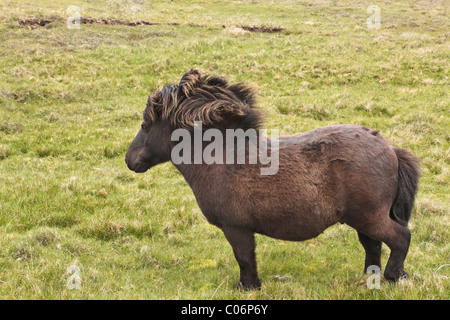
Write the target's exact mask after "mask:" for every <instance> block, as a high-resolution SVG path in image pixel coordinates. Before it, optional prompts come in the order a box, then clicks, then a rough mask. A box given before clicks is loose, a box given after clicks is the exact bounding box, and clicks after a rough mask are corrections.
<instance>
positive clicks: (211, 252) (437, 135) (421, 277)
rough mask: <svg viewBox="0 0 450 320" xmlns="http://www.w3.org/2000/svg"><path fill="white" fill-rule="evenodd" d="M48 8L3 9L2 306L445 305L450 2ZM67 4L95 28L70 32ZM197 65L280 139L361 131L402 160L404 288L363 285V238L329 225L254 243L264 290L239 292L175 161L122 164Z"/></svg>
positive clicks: (131, 2)
mask: <svg viewBox="0 0 450 320" xmlns="http://www.w3.org/2000/svg"><path fill="white" fill-rule="evenodd" d="M57 3H58V4H55V2H54V1H50V0H39V1H34V2H30V1H25V0H3V1H1V3H0V298H1V299H449V298H450V283H449V276H450V247H449V227H450V224H449V215H450V195H449V194H450V187H449V182H450V102H449V101H450V98H449V93H450V79H449V76H450V75H449V60H450V21H449V14H450V4H449V2H448V1H433V2H432V3H431V2H430V1H406V0H401V1H376V2H371V1H251V0H247V1H246V0H242V1H228V2H222V1H207V0H204V1H187V0H179V1H177V0H173V1H170V2H169V1H144V0H109V1H100V0H90V1H88V0H86V1H74V0H73V1H72V0H71V1H69V0H61V1H58V2H57ZM70 5H76V6H78V8H79V11H80V14H81V16H82V17H83V18H85V17H86V18H94V19H92V21H93V22H95V23H88V24H81V28H80V29H69V28H68V27H67V24H66V20H67V18H68V17H69V15H70V14H73V11H70V12H67V8H68V7H69V6H70ZM371 5H377V6H378V8H379V9H380V18H381V23H380V28H372V26H373V24H371V23H373V20H371V16H372V14H373V13H371V12H369V13H368V12H367V8H369V7H370V6H371ZM99 18H102V19H103V18H104V19H110V20H100V19H99ZM27 19H28V20H27ZM29 19H41V20H42V19H43V20H45V19H47V20H49V21H52V22H49V23H46V24H45V23H43V24H45V25H44V26H39V25H36V24H33V21H37V20H29ZM113 20H114V21H121V22H122V23H123V22H124V21H129V22H133V21H148V22H157V23H159V24H157V25H138V26H129V25H124V24H118V23H116V24H113V25H111V24H106V21H113ZM255 27H258V28H255ZM276 28H281V30H279V29H276ZM255 31H256V32H255ZM265 31H273V32H265ZM192 67H198V68H201V69H203V70H205V71H207V72H209V73H214V74H219V75H225V76H227V77H228V78H229V80H230V81H231V82H235V81H247V82H249V83H251V84H252V85H253V86H254V87H255V88H256V89H257V92H258V97H259V99H258V101H259V102H258V104H259V105H260V107H261V109H263V110H264V111H265V113H266V114H267V121H266V123H265V126H264V127H265V128H268V129H271V128H277V129H279V130H280V134H282V135H285V134H294V133H296V132H302V131H307V130H310V129H313V128H316V127H320V126H326V125H331V124H339V123H351V124H360V125H366V126H369V127H371V128H374V129H376V130H379V131H380V133H381V134H382V135H383V136H384V137H386V138H387V139H388V140H390V141H391V142H392V143H393V144H394V145H395V146H398V147H403V148H408V149H410V150H412V151H413V153H415V154H416V155H417V156H418V157H419V158H420V162H421V172H422V178H421V182H420V188H419V193H418V196H417V200H416V205H415V209H414V212H413V215H412V218H411V221H410V225H409V227H410V230H411V233H412V242H411V247H410V251H409V254H408V257H407V259H406V262H405V269H406V271H407V272H408V273H409V274H410V278H409V279H408V280H407V281H404V282H402V283H398V284H392V283H389V282H387V281H385V280H384V279H382V281H381V288H380V289H368V288H367V285H366V282H367V279H368V275H364V274H363V272H362V271H363V264H364V250H363V248H362V246H361V245H360V244H359V242H358V237H357V234H356V232H355V231H354V230H353V229H351V228H350V227H348V226H346V225H336V226H334V227H331V228H329V229H328V230H326V231H325V232H324V233H323V234H322V235H320V236H319V237H318V238H315V239H312V240H308V241H305V242H299V243H295V242H287V241H279V240H274V239H271V238H268V237H264V236H257V261H258V265H259V272H260V278H261V280H262V283H263V286H262V289H261V290H260V291H238V290H236V289H235V285H236V284H237V282H238V281H239V269H238V265H237V263H236V261H235V259H234V256H233V253H232V250H231V247H230V246H229V244H228V243H227V242H226V240H225V238H224V236H223V234H222V232H221V231H220V230H219V229H217V228H215V227H213V226H211V225H209V224H208V223H207V222H206V220H205V218H204V217H203V216H202V214H201V212H200V210H199V208H198V206H197V204H196V201H195V198H194V195H193V194H192V192H191V190H190V188H189V187H188V185H187V184H186V182H185V181H184V179H183V177H182V176H181V175H180V174H179V173H178V171H177V170H176V169H175V167H174V166H173V165H172V164H170V163H166V164H163V165H159V166H157V167H155V168H153V169H151V170H150V171H149V172H147V173H145V174H140V175H139V174H135V173H133V172H131V171H130V170H128V169H127V167H126V165H125V163H124V155H125V152H126V150H127V148H128V145H129V143H130V142H131V140H132V139H133V138H134V135H135V134H136V132H137V131H138V129H139V125H140V122H141V113H142V110H143V108H144V106H145V103H146V99H147V96H148V94H149V93H151V92H152V91H154V90H156V89H158V88H161V87H162V86H163V85H165V84H167V83H172V82H176V81H178V80H179V79H180V77H181V75H182V74H183V73H184V72H185V71H187V70H189V69H190V68H192ZM388 255H389V249H388V248H387V247H386V246H384V247H383V256H382V263H383V267H384V265H385V264H386V262H387V257H388ZM276 276H289V277H290V280H289V281H279V280H278V279H277V277H276ZM78 280H80V282H79V281H78Z"/></svg>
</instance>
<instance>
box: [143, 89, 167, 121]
mask: <svg viewBox="0 0 450 320" xmlns="http://www.w3.org/2000/svg"><path fill="white" fill-rule="evenodd" d="M162 98H163V97H162V94H161V91H159V90H158V91H155V92H153V93H152V94H151V95H149V96H148V100H147V107H146V108H145V111H144V120H146V122H149V123H151V122H154V121H156V119H157V118H159V117H161V111H162Z"/></svg>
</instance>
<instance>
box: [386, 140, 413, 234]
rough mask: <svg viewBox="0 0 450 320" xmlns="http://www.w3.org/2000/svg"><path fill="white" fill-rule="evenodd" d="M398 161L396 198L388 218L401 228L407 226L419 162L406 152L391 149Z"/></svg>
mask: <svg viewBox="0 0 450 320" xmlns="http://www.w3.org/2000/svg"><path fill="white" fill-rule="evenodd" d="M393 150H394V151H395V154H396V155H397V159H398V187H397V197H396V199H395V200H394V203H393V204H392V206H391V210H390V212H389V216H390V217H391V219H393V220H394V221H396V222H398V223H399V224H401V225H402V226H404V227H406V226H407V225H408V221H409V218H410V217H411V211H412V209H413V205H414V197H415V195H416V192H417V186H418V184H419V177H420V172H419V162H418V160H417V158H416V157H415V156H414V155H413V154H412V153H411V152H409V151H408V150H405V149H399V148H393Z"/></svg>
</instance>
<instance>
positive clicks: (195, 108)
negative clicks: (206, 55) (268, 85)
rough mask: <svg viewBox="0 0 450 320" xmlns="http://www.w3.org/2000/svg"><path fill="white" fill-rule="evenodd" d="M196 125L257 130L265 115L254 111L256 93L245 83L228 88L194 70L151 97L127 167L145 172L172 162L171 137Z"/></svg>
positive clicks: (227, 85)
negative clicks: (176, 130) (177, 82)
mask: <svg viewBox="0 0 450 320" xmlns="http://www.w3.org/2000/svg"><path fill="white" fill-rule="evenodd" d="M195 121H201V122H202V127H203V129H207V128H218V129H237V128H242V129H244V130H245V129H250V128H253V129H257V128H259V126H260V124H261V122H262V113H261V112H260V110H258V109H257V108H256V107H255V94H254V91H253V90H252V89H251V88H250V87H248V86H247V85H245V84H244V83H237V84H233V85H229V84H228V82H227V81H226V80H225V79H224V78H222V77H217V76H210V75H205V74H203V73H202V72H201V71H200V70H198V69H192V70H190V71H188V72H187V73H185V74H184V75H183V77H182V78H181V81H180V82H179V84H169V85H167V86H165V87H164V88H162V89H161V90H157V91H155V92H153V93H152V94H151V95H150V96H149V97H148V100H147V106H146V108H145V110H144V112H143V122H142V125H141V130H140V131H139V132H138V134H137V135H136V137H135V138H134V140H133V142H132V143H131V145H130V147H129V148H128V151H127V154H126V156H125V162H126V163H127V165H128V167H129V168H130V169H131V170H133V171H135V172H145V171H147V170H148V169H149V168H150V167H152V166H154V165H157V164H159V163H162V162H166V161H169V160H170V154H171V148H172V143H171V139H170V137H171V133H172V132H173V130H175V129H179V128H183V129H186V130H189V131H192V130H193V128H194V124H195Z"/></svg>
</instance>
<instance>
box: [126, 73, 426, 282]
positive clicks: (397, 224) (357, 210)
mask: <svg viewBox="0 0 450 320" xmlns="http://www.w3.org/2000/svg"><path fill="white" fill-rule="evenodd" d="M263 119H264V116H263V113H262V111H261V110H260V109H258V108H257V106H256V99H255V91H254V90H253V89H252V88H251V87H250V86H248V85H247V84H245V83H242V82H241V83H236V84H229V83H228V81H227V80H226V79H225V78H224V77H220V76H211V75H208V74H204V73H203V72H202V71H200V70H198V69H191V70H190V71H188V72H186V73H185V74H184V75H183V77H182V78H181V81H180V82H179V83H178V84H169V85H166V86H165V87H163V88H162V89H161V90H157V91H155V92H153V93H152V94H151V95H150V96H149V97H148V100H147V106H146V108H145V110H144V112H143V122H142V124H141V129H140V131H139V132H138V133H137V135H136V137H135V138H134V140H133V141H132V143H131V144H130V146H129V148H128V151H127V153H126V155H125V162H126V164H127V166H128V168H129V169H130V170H132V171H134V172H137V173H142V172H145V171H147V170H148V169H150V168H151V167H153V166H155V165H157V164H160V163H164V162H168V161H171V160H173V159H172V158H173V156H174V155H173V154H172V151H173V149H174V148H175V146H176V145H177V143H176V141H174V139H173V138H172V134H173V133H174V131H175V130H180V129H183V130H186V132H187V134H189V135H194V133H195V130H196V127H197V125H196V124H197V123H198V122H201V124H202V129H201V130H207V129H211V128H213V129H215V130H218V131H217V132H221V133H223V134H225V133H226V132H227V130H249V129H259V128H260V127H261V125H262V123H263ZM247 138H248V137H247ZM257 139H258V141H259V140H261V139H265V140H266V141H267V142H268V147H267V148H268V150H269V152H271V153H274V154H275V153H276V154H277V155H278V170H277V171H276V173H275V174H268V175H263V174H261V170H260V169H261V168H262V167H264V164H263V163H261V162H260V161H258V162H257V163H252V164H251V163H235V162H233V163H227V162H226V161H223V162H220V163H219V162H218V163H205V162H204V161H202V162H200V163H198V162H197V163H196V162H195V161H184V162H183V161H182V162H181V163H180V161H176V164H175V161H172V162H173V163H174V165H175V167H176V168H177V169H178V170H179V172H180V173H181V174H182V175H183V177H184V178H185V180H186V182H187V183H188V184H189V186H190V188H191V189H192V191H193V194H194V195H195V198H196V200H197V203H198V206H199V208H200V209H201V211H202V213H203V215H204V216H205V217H206V219H207V221H208V222H209V223H211V224H213V225H215V226H217V227H218V228H220V229H221V230H222V231H223V233H224V235H225V238H226V239H227V240H228V242H229V243H230V245H231V247H232V249H233V253H234V256H235V258H236V260H237V263H238V264H239V269H240V282H239V284H238V287H241V288H245V289H252V288H257V289H259V288H261V281H260V279H259V277H258V271H257V264H256V255H255V247H256V244H255V237H254V235H255V233H258V234H262V235H266V236H269V237H272V238H276V239H282V240H289V241H303V240H307V239H311V238H314V237H317V236H318V235H319V234H321V233H322V232H323V231H324V230H325V229H327V228H328V227H330V226H332V225H334V224H336V223H342V224H344V223H345V224H347V225H349V226H350V227H352V228H354V229H355V230H356V231H357V233H358V238H359V241H360V242H361V244H362V246H363V248H364V250H365V263H364V271H365V272H369V270H372V269H370V268H369V267H371V266H377V267H378V268H380V269H379V270H381V247H382V243H385V244H386V245H387V246H388V247H389V248H390V250H391V252H390V256H389V260H388V262H387V264H386V267H385V271H384V277H385V279H387V280H391V281H397V280H399V279H401V278H403V277H406V276H407V273H406V272H405V270H404V261H405V258H406V255H407V252H408V249H409V244H410V239H411V233H410V231H409V229H408V228H407V224H408V220H409V219H410V216H411V211H412V209H413V205H414V198H415V195H416V192H417V187H418V182H419V176H420V173H419V163H418V159H417V158H416V157H415V156H414V155H413V154H412V153H411V152H410V151H409V150H406V149H401V148H396V147H393V146H392V145H391V144H390V143H389V142H388V141H387V140H386V139H384V138H383V137H382V136H381V134H380V133H379V132H378V131H375V130H373V129H370V128H367V127H364V126H359V125H351V124H345V125H332V126H326V127H321V128H317V129H314V130H311V131H308V132H304V133H298V134H295V135H290V136H280V137H278V138H272V137H271V138H269V137H267V136H265V135H258V136H257ZM275 139H276V141H275ZM249 140H251V139H247V140H246V141H247V142H246V144H245V146H244V147H246V149H245V150H247V151H245V152H246V158H248V157H249V150H250V148H248V147H249V144H251V143H252V142H251V141H249ZM207 142H208V141H202V142H201V143H200V145H199V146H200V147H201V148H203V149H205V148H207V146H208V143H207ZM188 143H192V144H194V143H195V142H192V141H191V142H188ZM211 143H212V142H211ZM197 146H198V145H197ZM223 148H224V149H226V148H227V146H226V145H225V143H224V144H223ZM228 148H230V147H228ZM258 148H259V144H258V143H256V149H258ZM184 156H186V155H184ZM189 157H190V158H192V160H194V159H193V157H194V156H193V155H191V156H189V155H188V158H189ZM223 157H225V155H224V156H223Z"/></svg>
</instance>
